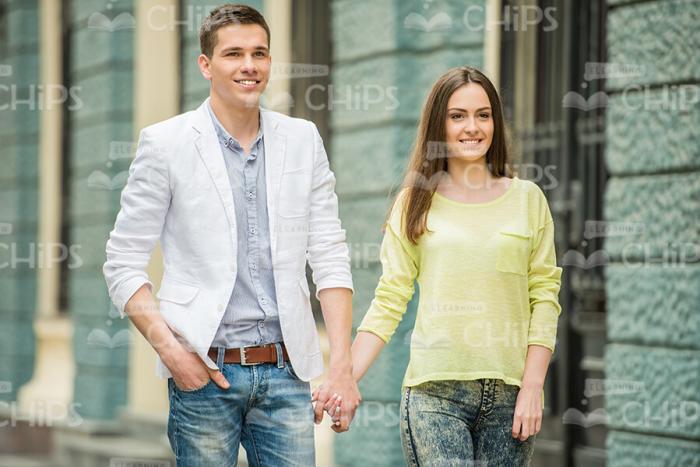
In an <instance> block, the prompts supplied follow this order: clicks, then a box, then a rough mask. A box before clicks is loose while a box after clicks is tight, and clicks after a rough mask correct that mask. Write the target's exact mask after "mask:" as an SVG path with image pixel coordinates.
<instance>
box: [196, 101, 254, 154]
mask: <svg viewBox="0 0 700 467" xmlns="http://www.w3.org/2000/svg"><path fill="white" fill-rule="evenodd" d="M207 107H208V108H209V115H211V120H212V122H213V123H214V129H215V130H216V135H217V136H218V138H219V141H220V142H221V144H223V145H224V146H226V147H227V148H229V149H235V150H238V151H242V150H243V146H241V144H240V143H239V142H238V140H236V138H234V137H233V136H231V135H230V134H229V132H228V131H226V128H224V126H223V125H222V124H221V122H220V121H219V119H218V118H216V115H215V114H214V110H213V109H212V108H211V103H208V105H207ZM258 118H259V125H258V134H257V136H256V137H255V140H254V141H253V144H252V145H251V151H250V152H251V153H253V152H257V151H256V149H257V147H258V144H259V143H260V141H262V139H263V120H262V111H261V110H259V111H258Z"/></svg>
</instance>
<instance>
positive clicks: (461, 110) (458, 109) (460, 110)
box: [447, 107, 491, 112]
mask: <svg viewBox="0 0 700 467" xmlns="http://www.w3.org/2000/svg"><path fill="white" fill-rule="evenodd" d="M447 110H448V111H450V110H456V111H458V112H467V110H465V109H460V108H459V107H450V108H449V109H447ZM481 110H491V107H481V108H480V109H476V111H477V112H479V111H481Z"/></svg>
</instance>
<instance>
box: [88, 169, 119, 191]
mask: <svg viewBox="0 0 700 467" xmlns="http://www.w3.org/2000/svg"><path fill="white" fill-rule="evenodd" d="M128 178H129V172H128V171H127V170H125V171H123V172H119V173H118V174H116V175H115V176H114V177H112V178H109V175H107V174H106V173H104V172H102V171H101V170H95V171H93V172H92V173H91V174H90V175H89V176H88V180H87V183H88V188H90V189H91V190H107V191H112V190H120V189H122V188H124V186H126V180H127V179H128Z"/></svg>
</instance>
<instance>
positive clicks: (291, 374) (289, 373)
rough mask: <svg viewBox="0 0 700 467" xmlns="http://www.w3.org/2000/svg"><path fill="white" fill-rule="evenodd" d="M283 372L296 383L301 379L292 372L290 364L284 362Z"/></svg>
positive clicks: (292, 368)
mask: <svg viewBox="0 0 700 467" xmlns="http://www.w3.org/2000/svg"><path fill="white" fill-rule="evenodd" d="M284 371H285V372H286V373H287V374H288V375H289V376H290V377H291V378H292V379H295V380H297V381H301V378H299V376H297V374H296V372H295V371H294V367H292V364H291V362H284Z"/></svg>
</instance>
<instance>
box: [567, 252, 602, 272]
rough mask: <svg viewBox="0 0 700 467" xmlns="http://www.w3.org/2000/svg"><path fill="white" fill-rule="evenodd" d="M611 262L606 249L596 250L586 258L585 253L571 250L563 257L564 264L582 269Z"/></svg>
mask: <svg viewBox="0 0 700 467" xmlns="http://www.w3.org/2000/svg"><path fill="white" fill-rule="evenodd" d="M608 262H610V257H609V256H608V254H607V253H606V252H605V250H596V251H594V252H593V253H591V255H590V256H589V257H588V258H586V257H585V256H583V253H581V252H579V251H576V250H569V251H567V252H566V253H564V256H562V258H561V264H562V266H573V267H576V268H582V269H593V268H596V267H598V266H605V265H606V264H608Z"/></svg>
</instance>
